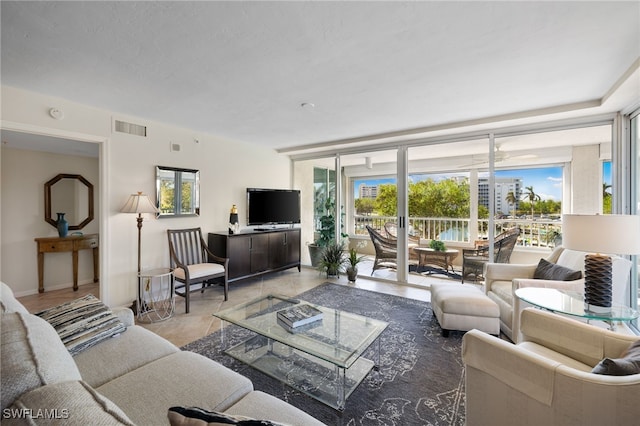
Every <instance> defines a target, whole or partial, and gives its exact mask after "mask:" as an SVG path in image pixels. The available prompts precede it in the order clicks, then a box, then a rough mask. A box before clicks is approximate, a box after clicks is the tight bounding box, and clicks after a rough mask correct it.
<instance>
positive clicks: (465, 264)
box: [462, 228, 520, 284]
mask: <svg viewBox="0 0 640 426" xmlns="http://www.w3.org/2000/svg"><path fill="white" fill-rule="evenodd" d="M519 236H520V228H512V229H509V230H507V231H505V232H503V233H501V234H500V235H498V236H497V237H496V238H495V240H494V241H493V262H494V263H509V259H511V253H512V252H513V248H514V247H515V245H516V242H517V241H518V237H519ZM488 262H489V244H488V243H487V244H486V245H482V246H480V247H477V248H475V249H464V250H462V283H463V284H464V279H465V278H466V277H468V276H471V275H473V277H474V281H477V280H478V279H479V278H481V277H482V274H483V273H484V265H485V264H486V263H488Z"/></svg>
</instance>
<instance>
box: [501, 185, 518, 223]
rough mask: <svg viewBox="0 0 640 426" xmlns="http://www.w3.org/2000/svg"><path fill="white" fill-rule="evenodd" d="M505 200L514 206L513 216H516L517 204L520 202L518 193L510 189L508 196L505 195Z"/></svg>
mask: <svg viewBox="0 0 640 426" xmlns="http://www.w3.org/2000/svg"><path fill="white" fill-rule="evenodd" d="M504 199H505V201H506V202H507V203H509V205H510V206H513V217H516V209H515V207H516V204H517V203H518V197H516V194H514V193H513V191H509V193H508V194H507V196H506V197H504Z"/></svg>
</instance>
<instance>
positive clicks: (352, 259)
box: [347, 248, 366, 268]
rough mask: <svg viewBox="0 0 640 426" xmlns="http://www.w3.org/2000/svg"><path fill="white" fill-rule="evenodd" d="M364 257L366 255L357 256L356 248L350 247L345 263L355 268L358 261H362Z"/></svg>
mask: <svg viewBox="0 0 640 426" xmlns="http://www.w3.org/2000/svg"><path fill="white" fill-rule="evenodd" d="M365 257H366V256H358V252H357V251H356V249H354V248H351V249H349V257H348V258H347V264H348V265H349V266H351V267H352V268H355V267H356V266H357V265H358V263H360V262H362V260H363V259H364V258H365Z"/></svg>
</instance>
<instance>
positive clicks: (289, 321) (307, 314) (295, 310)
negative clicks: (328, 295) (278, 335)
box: [277, 305, 322, 328]
mask: <svg viewBox="0 0 640 426" xmlns="http://www.w3.org/2000/svg"><path fill="white" fill-rule="evenodd" d="M277 316H278V320H279V321H281V322H282V323H284V324H285V325H287V326H288V327H291V328H296V327H299V326H301V325H305V324H309V323H312V322H314V321H318V320H321V319H322V311H321V310H319V309H317V308H314V307H313V306H311V305H296V306H292V307H290V308H287V309H283V310H281V311H278V314H277Z"/></svg>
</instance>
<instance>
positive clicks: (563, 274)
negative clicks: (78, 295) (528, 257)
mask: <svg viewBox="0 0 640 426" xmlns="http://www.w3.org/2000/svg"><path fill="white" fill-rule="evenodd" d="M533 278H534V279H537V280H554V281H574V280H579V279H580V278H582V271H574V270H573V269H569V268H566V267H564V266H560V265H556V264H555V263H551V262H549V261H547V260H545V259H540V262H538V266H537V267H536V270H535V272H534V273H533Z"/></svg>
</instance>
